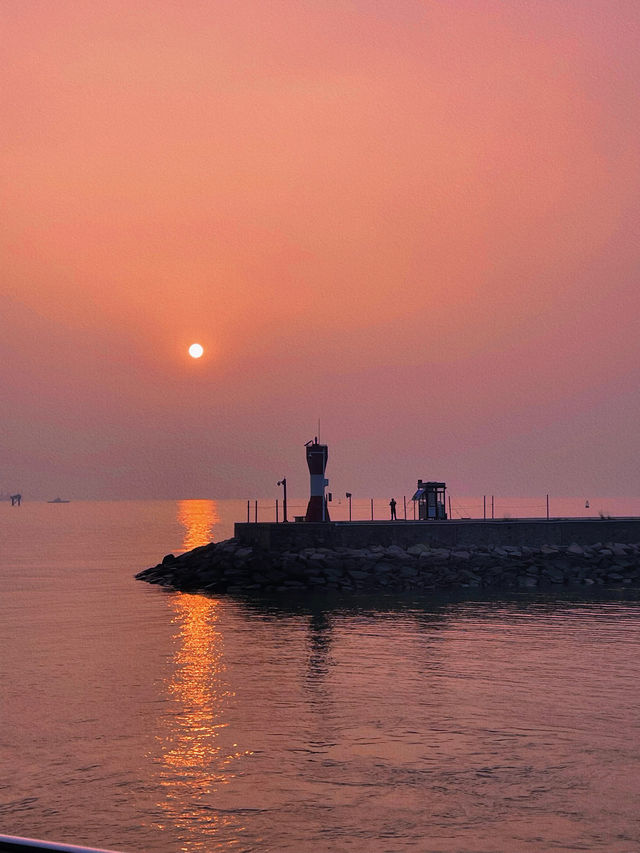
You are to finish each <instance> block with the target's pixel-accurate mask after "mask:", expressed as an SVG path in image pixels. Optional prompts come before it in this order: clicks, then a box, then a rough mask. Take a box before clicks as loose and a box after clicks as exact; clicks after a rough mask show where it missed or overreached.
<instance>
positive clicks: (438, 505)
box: [411, 480, 447, 521]
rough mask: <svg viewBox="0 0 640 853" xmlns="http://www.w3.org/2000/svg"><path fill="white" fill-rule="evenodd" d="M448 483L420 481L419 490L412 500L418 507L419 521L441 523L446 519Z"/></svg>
mask: <svg viewBox="0 0 640 853" xmlns="http://www.w3.org/2000/svg"><path fill="white" fill-rule="evenodd" d="M446 493H447V484H446V483H435V482H431V481H429V482H426V483H425V482H423V481H422V480H418V489H417V491H416V493H415V495H414V496H413V497H412V498H411V500H412V501H414V502H415V503H416V504H417V507H418V512H417V516H418V520H419V521H431V520H433V521H441V520H443V519H446V517H447V510H446Z"/></svg>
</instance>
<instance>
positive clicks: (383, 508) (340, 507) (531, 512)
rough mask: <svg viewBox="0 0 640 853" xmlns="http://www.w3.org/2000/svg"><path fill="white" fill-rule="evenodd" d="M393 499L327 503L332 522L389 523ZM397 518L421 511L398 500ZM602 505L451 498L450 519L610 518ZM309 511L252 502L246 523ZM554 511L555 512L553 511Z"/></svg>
mask: <svg viewBox="0 0 640 853" xmlns="http://www.w3.org/2000/svg"><path fill="white" fill-rule="evenodd" d="M390 500H391V496H389V498H386V499H384V498H352V497H351V496H349V494H347V496H346V497H338V496H337V495H336V494H335V492H334V493H333V499H332V500H331V501H328V502H327V509H328V511H329V515H330V517H331V520H332V521H388V520H389V519H390V518H391V509H390V505H389V504H390ZM395 500H396V516H397V519H398V521H416V520H417V508H416V505H415V503H414V502H413V501H412V500H411V498H409V497H407V496H406V495H403V496H402V497H397V496H396V498H395ZM598 506H599V505H593V508H590V506H589V502H588V501H585V500H584V499H579V498H572V499H568V498H557V499H553V500H551V499H550V497H549V495H544V496H542V497H540V498H525V499H519V498H503V497H496V496H495V495H483V496H482V497H481V498H460V499H456V498H452V497H451V496H448V497H447V506H446V511H447V517H448V518H450V519H478V518H483V519H487V520H489V519H491V520H496V521H500V520H511V519H513V520H515V519H518V518H551V517H555V518H566V517H570V518H578V517H580V518H597V517H598V514H600V517H601V518H603V517H607V515H608V514H607V515H603V513H602V511H600V513H598V508H597V507H598ZM306 511H307V503H306V501H304V502H303V501H296V500H291V499H290V500H289V501H288V502H287V508H286V512H287V516H286V519H285V513H284V506H283V502H282V501H281V500H279V499H275V500H248V501H247V511H246V519H244V520H246V521H247V523H249V524H250V523H253V522H283V521H285V520H286V521H295V520H296V519H300V518H303V517H304V515H305V513H306ZM552 511H553V512H552Z"/></svg>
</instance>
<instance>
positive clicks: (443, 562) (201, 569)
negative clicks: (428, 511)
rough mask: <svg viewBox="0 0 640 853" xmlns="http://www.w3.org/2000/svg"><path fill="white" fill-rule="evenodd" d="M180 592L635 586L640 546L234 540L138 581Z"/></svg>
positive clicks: (171, 559)
mask: <svg viewBox="0 0 640 853" xmlns="http://www.w3.org/2000/svg"><path fill="white" fill-rule="evenodd" d="M136 578H138V579H139V580H144V581H147V582H148V583H153V584H160V585H162V586H165V587H169V588H172V589H177V590H181V591H184V592H208V593H232V594H233V593H245V592H246V593H256V592H265V593H272V592H281V591H282V592H286V591H289V590H305V589H332V590H348V591H358V590H371V589H389V590H398V591H402V590H415V589H424V590H439V589H452V588H469V587H471V588H493V589H501V588H504V589H517V588H523V589H534V588H537V587H552V586H562V585H569V584H571V585H575V584H581V585H584V586H593V585H600V586H616V585H625V586H637V585H640V543H619V542H607V543H600V542H598V543H596V544H593V545H578V544H576V543H573V544H571V545H542V546H540V547H535V548H530V547H526V546H516V545H504V546H498V545H483V546H478V547H465V548H438V547H430V546H427V545H422V544H417V545H411V546H410V547H408V548H406V549H405V548H401V547H399V546H397V545H390V546H388V547H385V546H382V545H372V546H370V547H368V548H335V549H332V548H304V549H302V550H300V551H295V552H294V551H275V552H274V551H273V550H269V551H265V550H262V549H260V548H258V547H255V546H249V545H246V544H244V543H241V542H239V541H238V540H237V539H227V540H225V541H223V542H218V543H215V542H212V543H210V544H209V545H203V546H201V547H199V548H194V549H193V550H192V551H187V552H186V553H184V554H180V555H179V556H174V555H173V554H167V555H166V557H164V558H163V560H162V562H161V563H159V564H158V565H157V566H154V567H152V568H149V569H145V570H144V571H141V572H139V573H138V574H137V575H136Z"/></svg>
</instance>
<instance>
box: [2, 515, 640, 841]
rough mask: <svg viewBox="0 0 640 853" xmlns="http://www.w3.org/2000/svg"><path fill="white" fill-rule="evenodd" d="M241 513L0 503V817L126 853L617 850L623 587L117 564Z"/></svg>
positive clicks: (626, 721) (636, 698) (637, 651)
mask: <svg viewBox="0 0 640 853" xmlns="http://www.w3.org/2000/svg"><path fill="white" fill-rule="evenodd" d="M243 516H244V517H245V518H246V503H244V504H243V502H233V501H227V502H225V501H217V502H215V501H176V502H172V501H157V502H127V501H123V502H95V503H94V502H71V503H69V504H60V505H53V504H47V503H33V502H28V501H27V502H25V503H23V505H22V506H21V507H19V508H17V507H14V508H12V507H11V506H10V504H9V503H6V502H3V503H0V578H1V583H2V592H1V594H0V640H1V648H2V654H1V655H0V678H1V682H0V684H1V696H0V703H1V705H0V713H1V717H0V724H1V725H0V759H1V767H2V771H1V775H0V833H5V834H15V835H24V836H29V837H37V838H47V839H50V840H52V841H58V842H65V843H71V844H81V845H88V846H94V847H105V848H111V849H115V850H121V851H125V853H176V851H185V853H194V851H226V850H229V851H247V853H248V851H255V852H256V853H262V851H274V853H275V851H295V853H304V851H313V853H324V851H326V853H329V851H331V853H334V851H335V853H340V851H348V853H365V852H366V853H371V852H372V851H373V853H383V852H384V853H393V851H420V853H494V851H495V853H511V851H514V853H515V851H517V853H534V851H536V853H543V851H544V853H546V851H570V850H571V851H573V850H575V851H607V853H632V852H633V851H638V850H640V808H639V805H640V801H639V798H638V790H639V785H640V712H639V707H640V604H639V601H638V593H637V592H634V591H633V590H628V589H627V590H625V589H620V590H614V591H609V592H608V593H607V594H606V595H601V596H600V597H597V596H596V595H595V594H593V595H591V596H589V592H588V591H585V590H584V589H580V590H567V589H565V590H564V591H563V592H564V596H563V597H557V596H556V597H555V598H553V597H551V596H550V595H546V596H545V595H544V594H541V593H537V594H532V593H522V594H514V595H513V596H512V597H510V598H504V599H502V600H498V599H493V600H492V599H489V598H488V597H487V596H483V597H482V598H478V597H476V598H473V597H471V596H468V597H467V598H463V597H458V598H452V597H449V598H442V597H440V598H437V599H433V598H430V597H429V596H419V595H410V594H405V595H400V596H393V597H389V596H384V595H376V596H371V597H351V598H345V597H332V598H326V597H324V598H323V597H321V596H318V597H313V598H309V597H306V598H291V597H288V598H281V599H279V600H277V601H273V600H270V601H264V600H262V601H252V600H251V599H246V600H244V599H241V598H237V597H232V596H230V597H220V598H209V597H206V596H199V595H186V594H181V593H174V592H168V591H166V590H163V589H161V588H160V587H157V586H151V585H148V584H146V583H142V582H140V581H136V580H135V579H134V574H135V573H136V572H137V571H139V570H140V569H143V568H146V567H147V566H150V565H154V564H155V563H157V562H159V561H160V560H161V559H162V557H163V555H164V554H165V553H167V552H171V551H172V552H174V553H179V552H181V551H182V550H185V549H188V548H191V547H194V546H195V545H198V544H202V543H203V542H207V541H209V540H210V539H211V538H213V539H215V540H216V541H218V540H220V539H224V538H227V537H228V536H230V535H231V534H232V522H233V521H234V520H243ZM469 592H470V593H471V591H469Z"/></svg>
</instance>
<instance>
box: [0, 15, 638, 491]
mask: <svg viewBox="0 0 640 853" xmlns="http://www.w3.org/2000/svg"><path fill="white" fill-rule="evenodd" d="M0 15H1V16H2V29H3V33H4V39H3V41H4V54H5V62H4V68H5V80H4V85H3V96H2V98H3V102H2V115H3V120H2V127H3V133H2V136H3V146H2V149H3V154H2V157H3V160H4V164H3V174H4V180H3V185H2V198H3V211H4V215H3V216H2V223H1V224H0V230H1V234H2V255H3V265H2V266H3V276H2V285H1V287H2V312H1V317H0V354H1V367H0V370H1V376H2V389H3V395H2V400H3V403H2V434H1V436H0V438H1V442H0V491H1V490H3V489H20V490H21V491H22V492H23V493H25V494H26V495H30V496H34V497H50V496H52V495H54V494H59V493H62V494H64V495H66V496H72V497H77V498H82V497H97V498H100V497H103V498H112V497H248V496H254V495H255V496H267V495H271V494H275V493H276V492H277V489H276V487H275V481H276V480H277V479H279V478H280V477H282V476H283V475H286V476H287V477H288V478H289V479H290V483H291V490H292V493H297V494H305V493H306V489H307V474H306V466H305V462H304V452H303V447H302V445H303V443H304V442H305V441H306V440H307V439H309V438H312V437H313V435H314V433H315V432H316V431H317V427H316V425H317V421H318V418H321V422H322V438H323V439H325V440H326V441H327V442H328V443H329V445H330V454H331V455H330V463H329V469H328V471H327V474H328V475H329V476H330V477H331V482H332V486H333V487H334V488H335V489H336V491H338V492H341V491H343V490H344V489H345V488H347V489H351V490H352V491H353V492H354V493H360V494H364V495H384V494H386V493H387V492H388V493H394V492H396V493H399V494H402V493H403V491H404V493H407V492H409V491H410V490H411V487H412V485H413V484H414V482H415V480H416V479H417V478H418V477H426V478H429V477H433V478H436V479H437V478H442V479H445V480H446V481H447V483H448V484H449V485H450V488H451V489H452V490H453V491H454V492H456V493H459V494H474V493H475V494H482V493H491V492H496V493H499V492H500V491H502V492H503V493H511V494H523V495H524V494H533V493H545V492H549V491H550V492H553V493H555V494H558V495H563V494H564V495H572V494H589V493H591V494H595V493H599V494H606V495H621V496H622V495H629V496H632V495H637V494H638V489H639V478H638V462H637V460H638V458H639V457H640V431H639V429H638V423H640V397H639V394H638V385H639V378H640V368H639V360H638V337H639V332H640V328H639V321H638V317H639V315H640V289H639V288H638V283H637V278H638V270H639V269H640V238H639V234H638V230H639V223H640V215H639V213H640V209H639V208H640V202H639V200H640V146H639V144H638V138H639V134H638V130H639V127H640V122H639V118H640V100H639V98H638V80H639V79H640V51H638V44H639V43H640V5H639V4H638V3H637V0H565V2H562V3H560V2H558V3H531V2H528V0H510V2H508V3H505V2H503V0H473V2H472V0H450V2H441V0H440V1H439V2H437V0H323V2H322V3H318V2H315V0H268V2H264V0H233V2H231V0H229V2H227V0H215V2H198V0H184V2H170V0H153V2H151V0H138V2H135V3H131V2H129V0H127V2H124V0H111V2H109V3H102V2H97V0H58V2H56V3H49V2H44V0H6V2H5V3H4V4H3V6H2V11H1V12H0ZM193 341H199V342H200V343H202V344H203V345H204V347H205V355H204V357H203V358H201V359H200V360H198V361H194V360H192V359H190V358H189V357H188V355H187V347H188V345H189V344H190V343H192V342H193Z"/></svg>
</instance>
